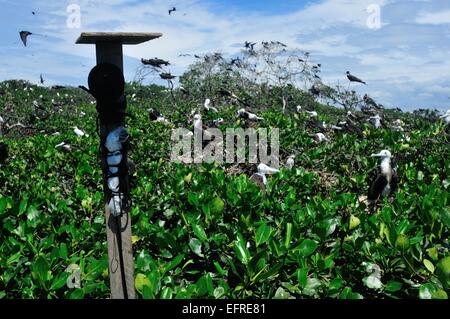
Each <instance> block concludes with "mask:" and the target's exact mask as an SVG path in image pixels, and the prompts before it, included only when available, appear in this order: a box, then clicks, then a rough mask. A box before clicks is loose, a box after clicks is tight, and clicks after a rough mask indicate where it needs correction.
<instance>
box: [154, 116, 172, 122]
mask: <svg viewBox="0 0 450 319" xmlns="http://www.w3.org/2000/svg"><path fill="white" fill-rule="evenodd" d="M155 122H158V123H165V124H169V123H170V122H169V121H168V120H167V119H166V118H165V117H164V116H158V117H157V118H156V120H155Z"/></svg>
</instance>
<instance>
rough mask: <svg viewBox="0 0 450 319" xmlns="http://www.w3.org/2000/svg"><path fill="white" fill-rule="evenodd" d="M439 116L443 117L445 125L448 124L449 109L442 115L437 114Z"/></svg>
mask: <svg viewBox="0 0 450 319" xmlns="http://www.w3.org/2000/svg"><path fill="white" fill-rule="evenodd" d="M439 118H441V119H443V120H444V121H445V123H446V124H447V125H450V110H447V112H445V114H444V115H441V116H439Z"/></svg>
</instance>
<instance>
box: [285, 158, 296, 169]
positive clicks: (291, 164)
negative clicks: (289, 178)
mask: <svg viewBox="0 0 450 319" xmlns="http://www.w3.org/2000/svg"><path fill="white" fill-rule="evenodd" d="M294 159H295V155H289V157H288V158H287V160H286V167H287V169H289V170H291V169H292V168H293V167H294Z"/></svg>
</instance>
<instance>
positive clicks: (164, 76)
mask: <svg viewBox="0 0 450 319" xmlns="http://www.w3.org/2000/svg"><path fill="white" fill-rule="evenodd" d="M159 77H160V78H161V79H163V80H173V79H175V78H176V76H175V75H172V74H170V73H168V72H162V73H160V74H159Z"/></svg>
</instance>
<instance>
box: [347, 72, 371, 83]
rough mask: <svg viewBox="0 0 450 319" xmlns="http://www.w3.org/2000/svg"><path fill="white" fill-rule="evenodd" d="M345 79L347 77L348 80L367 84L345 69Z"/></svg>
mask: <svg viewBox="0 0 450 319" xmlns="http://www.w3.org/2000/svg"><path fill="white" fill-rule="evenodd" d="M347 79H349V81H350V82H359V83H362V84H365V85H367V83H366V82H364V81H363V80H361V79H359V78H357V77H356V76H354V75H351V74H350V71H347Z"/></svg>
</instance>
